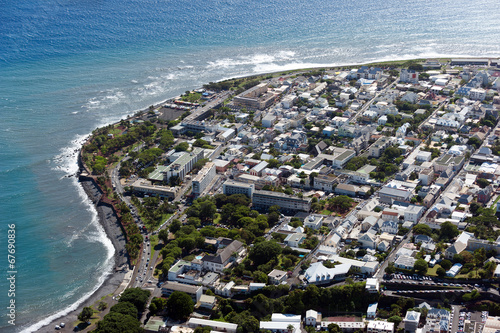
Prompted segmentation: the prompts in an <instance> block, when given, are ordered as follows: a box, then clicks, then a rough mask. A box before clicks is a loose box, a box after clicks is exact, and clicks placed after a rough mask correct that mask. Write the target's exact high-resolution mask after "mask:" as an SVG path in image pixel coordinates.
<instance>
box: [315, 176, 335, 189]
mask: <svg viewBox="0 0 500 333" xmlns="http://www.w3.org/2000/svg"><path fill="white" fill-rule="evenodd" d="M336 183H337V177H331V176H328V175H318V176H316V177H314V189H315V190H320V191H326V192H332V191H333V187H334V185H335V184H336Z"/></svg>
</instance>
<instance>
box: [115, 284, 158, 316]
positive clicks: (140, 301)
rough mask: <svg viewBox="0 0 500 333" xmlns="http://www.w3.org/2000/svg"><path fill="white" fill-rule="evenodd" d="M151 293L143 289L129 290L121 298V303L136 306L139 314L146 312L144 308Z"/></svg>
mask: <svg viewBox="0 0 500 333" xmlns="http://www.w3.org/2000/svg"><path fill="white" fill-rule="evenodd" d="M150 295H151V292H150V291H149V290H144V289H141V288H128V289H125V291H124V292H123V293H122V295H121V296H120V302H130V303H132V304H134V306H135V307H136V308H137V310H138V311H139V312H142V311H144V307H145V306H146V303H147V301H148V299H149V296H150Z"/></svg>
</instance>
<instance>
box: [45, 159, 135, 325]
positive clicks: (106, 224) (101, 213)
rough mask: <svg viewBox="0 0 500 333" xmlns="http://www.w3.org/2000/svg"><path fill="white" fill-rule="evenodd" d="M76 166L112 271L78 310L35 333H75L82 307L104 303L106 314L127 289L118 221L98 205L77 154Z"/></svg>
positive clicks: (99, 193) (98, 197)
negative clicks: (109, 247)
mask: <svg viewBox="0 0 500 333" xmlns="http://www.w3.org/2000/svg"><path fill="white" fill-rule="evenodd" d="M78 165H79V168H80V171H79V172H78V175H77V176H78V179H79V184H80V185H81V186H82V188H83V189H84V191H85V193H86V194H87V196H88V197H89V199H90V200H91V201H92V203H93V204H94V206H95V208H96V210H97V214H98V219H99V223H100V224H101V226H102V227H103V229H104V231H105V232H106V235H107V237H108V238H109V239H110V240H111V242H112V243H113V247H114V249H115V253H114V255H113V261H114V264H113V269H112V271H111V272H109V273H108V274H107V276H106V278H105V281H104V282H103V284H102V285H101V286H100V287H99V288H98V289H97V290H96V291H95V292H94V293H93V294H92V295H90V297H89V298H87V299H86V300H85V301H84V302H83V303H82V304H80V305H79V306H78V308H77V309H76V310H74V311H71V312H70V313H68V314H66V315H64V316H61V317H59V318H57V319H55V320H53V321H52V322H51V323H50V324H48V325H45V326H43V327H42V328H40V329H38V330H37V332H43V333H45V332H73V331H76V330H75V325H74V323H75V322H76V321H77V320H78V314H79V313H80V312H81V311H82V309H83V308H84V307H85V306H93V305H94V310H97V306H96V304H98V303H99V302H100V301H101V300H103V299H105V301H107V302H108V310H107V311H109V308H110V307H111V306H112V305H113V304H112V303H113V302H114V296H115V295H118V294H119V293H121V292H122V291H123V290H124V289H125V288H126V286H127V285H128V279H129V276H130V273H129V274H127V272H129V269H130V267H129V258H128V254H127V251H126V249H125V245H126V238H125V236H124V234H123V232H122V229H121V225H120V221H119V220H118V216H117V215H116V213H115V212H114V210H113V209H112V207H110V206H109V205H108V204H106V203H103V202H102V201H101V197H102V191H101V190H100V188H99V187H98V185H97V184H96V182H95V180H94V179H93V178H91V177H87V176H84V175H82V173H84V172H85V167H84V166H83V163H82V160H81V152H80V153H79V154H78ZM107 311H105V312H106V313H107ZM104 314H105V313H102V314H100V318H101V319H102V317H103V316H104ZM60 323H65V327H64V328H61V329H60V330H58V331H57V330H55V326H56V325H59V324H60ZM85 331H88V329H84V330H82V332H85Z"/></svg>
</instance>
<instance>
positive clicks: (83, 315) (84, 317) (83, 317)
mask: <svg viewBox="0 0 500 333" xmlns="http://www.w3.org/2000/svg"><path fill="white" fill-rule="evenodd" d="M93 315H94V310H92V308H91V307H90V306H86V307H84V308H83V309H82V312H80V314H79V315H78V320H80V321H83V322H85V323H86V322H88V321H89V319H90V318H92V316H93Z"/></svg>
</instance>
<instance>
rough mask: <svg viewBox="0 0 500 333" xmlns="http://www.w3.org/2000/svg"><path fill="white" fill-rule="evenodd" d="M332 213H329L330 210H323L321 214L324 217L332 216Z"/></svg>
mask: <svg viewBox="0 0 500 333" xmlns="http://www.w3.org/2000/svg"><path fill="white" fill-rule="evenodd" d="M331 213H332V212H331V211H329V210H328V209H323V210H322V211H321V212H320V214H323V215H330V214H331Z"/></svg>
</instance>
